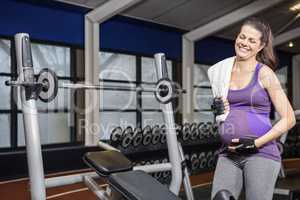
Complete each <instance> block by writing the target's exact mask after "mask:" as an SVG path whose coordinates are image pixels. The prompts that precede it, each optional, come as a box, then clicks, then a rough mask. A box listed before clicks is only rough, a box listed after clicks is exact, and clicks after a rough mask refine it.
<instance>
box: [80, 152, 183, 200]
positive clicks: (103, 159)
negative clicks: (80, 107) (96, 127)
mask: <svg viewBox="0 0 300 200" xmlns="http://www.w3.org/2000/svg"><path fill="white" fill-rule="evenodd" d="M83 159H84V161H85V162H86V163H87V164H88V165H89V166H90V167H91V168H93V169H94V170H95V171H96V172H97V174H99V176H101V177H106V178H107V180H108V183H109V185H110V186H111V187H112V188H113V189H115V190H116V191H118V192H119V193H121V194H122V195H123V196H124V197H125V198H126V199H128V200H180V198H178V197H177V196H176V195H175V194H173V193H172V192H171V191H170V190H169V189H168V188H167V187H166V186H164V185H163V184H161V183H160V182H159V181H157V180H156V179H154V178H153V177H152V176H150V175H149V174H147V173H145V172H144V171H140V170H136V171H133V170H132V168H133V166H132V163H131V161H130V160H128V159H127V158H126V157H125V156H124V155H123V154H121V153H120V152H117V151H100V152H89V153H86V154H85V155H84V157H83Z"/></svg>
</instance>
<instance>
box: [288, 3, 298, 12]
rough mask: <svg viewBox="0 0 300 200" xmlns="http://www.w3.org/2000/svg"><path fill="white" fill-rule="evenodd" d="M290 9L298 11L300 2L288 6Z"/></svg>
mask: <svg viewBox="0 0 300 200" xmlns="http://www.w3.org/2000/svg"><path fill="white" fill-rule="evenodd" d="M290 10H291V11H298V10H300V3H297V4H295V5H293V6H292V7H290Z"/></svg>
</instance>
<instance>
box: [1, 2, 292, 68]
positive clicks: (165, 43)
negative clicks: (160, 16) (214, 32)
mask: <svg viewBox="0 0 300 200" xmlns="http://www.w3.org/2000/svg"><path fill="white" fill-rule="evenodd" d="M72 7H73V9H72ZM1 8H2V9H1V12H0V24H1V26H0V35H5V36H13V35H14V34H15V33H18V32H27V33H29V34H30V36H31V38H32V39H37V40H46V41H53V42H63V43H66V44H70V45H80V46H83V44H84V14H85V13H86V12H88V9H84V8H79V7H75V6H70V5H66V4H62V3H57V2H55V3H53V1H49V0H40V1H37V0H36V1H34V0H2V1H1ZM183 33H184V32H183V31H181V30H178V29H174V28H170V27H165V26H161V25H156V24H153V23H149V22H143V21H139V20H135V19H130V18H126V17H121V16H117V17H114V18H112V19H110V20H108V21H106V22H105V23H103V24H102V25H101V26H100V34H101V37H100V48H101V49H109V50H113V51H121V52H122V51H123V52H128V53H136V54H141V55H147V56H152V55H153V54H154V53H157V52H164V53H166V55H167V57H168V58H171V59H175V60H181V53H182V49H181V47H182V41H181V35H182V34H183ZM232 55H234V49H233V42H232V41H229V40H225V39H220V38H215V37H208V38H205V39H203V40H201V41H199V42H197V43H196V45H195V56H196V61H197V62H199V63H205V64H213V63H215V62H217V61H219V60H221V59H223V58H226V57H229V56H232ZM279 55H280V57H281V56H283V59H280V61H281V65H282V64H287V62H290V58H291V55H290V54H287V53H280V54H279Z"/></svg>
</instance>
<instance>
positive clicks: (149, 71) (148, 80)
mask: <svg viewBox="0 0 300 200" xmlns="http://www.w3.org/2000/svg"><path fill="white" fill-rule="evenodd" d="M141 63H142V66H141V67H142V70H141V73H142V75H141V78H142V79H141V82H142V84H141V86H142V87H155V83H156V82H157V74H156V68H155V60H154V58H146V57H142V61H141ZM167 69H168V76H169V78H170V79H171V80H172V75H173V73H172V71H173V70H172V62H171V61H169V60H168V61H167ZM141 97H142V100H141V108H142V109H141V112H142V126H145V125H155V124H163V113H162V111H161V109H160V104H159V102H158V101H157V100H156V99H155V97H154V95H153V93H149V92H142V96H141Z"/></svg>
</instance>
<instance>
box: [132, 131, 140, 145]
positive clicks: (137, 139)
mask: <svg viewBox="0 0 300 200" xmlns="http://www.w3.org/2000/svg"><path fill="white" fill-rule="evenodd" d="M142 141H143V133H142V129H141V128H135V129H134V133H133V140H132V144H133V146H134V147H138V146H140V145H141V143H142Z"/></svg>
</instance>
